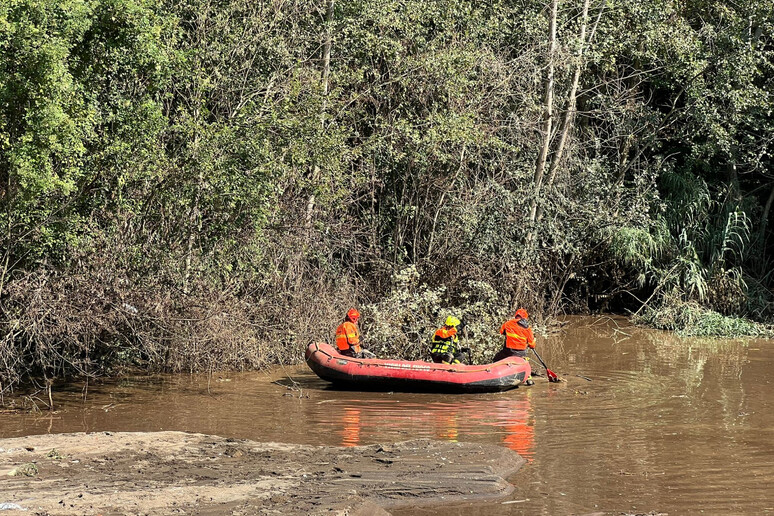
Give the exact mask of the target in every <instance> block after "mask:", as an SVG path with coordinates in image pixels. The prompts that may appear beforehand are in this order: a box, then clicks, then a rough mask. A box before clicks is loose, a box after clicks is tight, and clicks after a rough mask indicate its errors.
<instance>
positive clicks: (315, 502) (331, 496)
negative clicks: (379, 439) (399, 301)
mask: <svg viewBox="0 0 774 516" xmlns="http://www.w3.org/2000/svg"><path fill="white" fill-rule="evenodd" d="M523 464H524V459H522V458H521V457H519V456H518V455H517V454H516V453H514V452H512V451H510V450H508V449H505V448H501V447H497V446H492V445H486V444H464V443H450V442H439V441H431V440H413V441H406V442H400V443H393V444H384V445H371V446H359V447H352V448H346V449H344V448H340V447H331V446H308V445H298V444H295V445H294V444H280V443H258V442H255V441H249V440H246V439H229V438H222V437H216V436H209V435H202V434H186V433H181V432H158V433H128V432H121V433H111V432H101V433H93V434H62V435H45V436H30V437H22V438H15V439H0V469H2V470H3V471H1V472H0V473H2V475H3V477H2V478H3V480H0V504H5V507H6V508H13V507H16V508H17V510H8V511H3V512H4V514H30V513H33V514H50V515H72V514H103V515H107V514H181V513H183V514H237V515H238V514H360V515H367V514H368V515H380V514H389V512H388V510H389V509H390V508H394V507H400V506H405V505H408V504H411V505H414V506H421V505H426V504H433V503H449V502H454V501H459V500H462V499H465V500H471V499H484V498H489V499H492V498H498V497H502V496H505V495H508V494H509V493H510V492H511V491H512V490H513V486H512V485H511V484H510V483H508V482H507V481H506V480H505V479H504V477H507V476H509V475H511V474H513V473H514V472H516V471H517V470H518V469H519V468H520V467H521V466H522V465H523ZM30 465H34V468H31V467H30ZM25 467H26V469H25Z"/></svg>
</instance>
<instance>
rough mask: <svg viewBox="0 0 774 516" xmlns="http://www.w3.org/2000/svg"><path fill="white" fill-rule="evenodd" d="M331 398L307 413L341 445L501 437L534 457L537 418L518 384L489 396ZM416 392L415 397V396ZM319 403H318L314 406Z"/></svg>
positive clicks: (490, 440) (528, 397)
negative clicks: (423, 399)
mask: <svg viewBox="0 0 774 516" xmlns="http://www.w3.org/2000/svg"><path fill="white" fill-rule="evenodd" d="M387 397H388V399H373V398H358V397H355V398H352V399H341V400H329V401H326V402H325V403H324V407H325V408H324V410H315V411H310V413H309V418H310V419H313V420H316V422H317V423H318V424H319V425H321V426H323V427H325V428H328V429H329V432H326V433H333V434H335V435H339V436H340V437H341V439H340V442H339V443H337V444H340V445H342V446H356V445H358V444H368V443H374V442H384V441H390V440H405V439H414V438H429V439H440V440H444V441H452V442H457V441H458V440H460V438H461V437H464V439H465V440H468V441H470V440H475V441H486V442H492V441H495V442H499V443H501V444H502V445H504V446H506V447H508V448H510V449H512V450H514V451H516V452H518V453H519V454H520V455H522V456H523V457H525V458H526V459H527V460H532V456H533V455H534V445H535V418H534V415H533V411H532V405H531V401H530V392H529V390H527V389H520V390H516V391H512V392H510V393H505V394H500V395H492V396H491V397H490V398H488V399H487V398H476V397H459V396H457V397H455V396H443V397H442V400H436V399H435V398H436V397H434V396H433V395H426V402H424V403H422V402H419V403H418V402H417V401H412V402H405V401H403V400H401V399H389V396H387ZM418 397H419V396H415V397H414V398H415V400H416V398H418ZM318 407H319V406H318Z"/></svg>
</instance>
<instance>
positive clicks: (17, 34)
mask: <svg viewBox="0 0 774 516" xmlns="http://www.w3.org/2000/svg"><path fill="white" fill-rule="evenodd" d="M772 9H773V7H772V5H771V3H770V2H757V1H754V0H743V1H741V2H737V3H735V4H733V5H731V4H728V3H727V2H721V1H715V0H698V1H694V2H690V3H688V4H685V3H679V2H672V1H667V2H663V1H656V0H645V1H641V0H607V1H605V2H600V1H592V0H588V1H582V0H573V1H571V2H568V1H564V2H561V3H559V2H558V0H548V1H547V0H524V1H522V2H519V3H516V4H514V3H513V2H503V1H494V2H487V3H485V4H481V3H479V2H459V1H451V0H421V1H420V0H389V1H374V0H357V1H344V0H320V1H317V2H308V1H304V2H302V1H300V0H288V1H286V2H269V1H261V0H259V1H247V0H224V1H221V2H212V1H211V0H186V1H179V0H162V1H159V2H151V1H149V0H59V1H54V0H14V1H12V2H6V3H4V4H3V5H2V6H0V393H2V392H5V391H6V390H7V389H9V388H12V387H13V386H14V385H17V384H18V383H19V382H21V381H23V380H26V379H30V378H42V381H43V382H50V380H51V379H52V378H54V377H57V376H61V375H63V374H82V375H87V376H88V375H100V374H110V373H113V372H115V371H117V370H118V368H120V367H125V366H134V367H137V366H139V367H143V368H147V369H163V370H168V371H188V370H214V369H220V368H243V367H260V366H261V365H262V364H265V363H270V362H285V361H292V360H297V359H298V358H299V357H300V356H301V355H300V353H301V349H302V348H303V346H304V345H305V344H306V343H307V342H308V341H309V340H311V339H330V337H331V334H332V331H333V328H334V327H335V325H336V323H337V321H338V319H339V318H340V317H341V316H342V314H343V313H344V311H345V310H346V308H348V307H349V306H352V305H357V306H364V307H366V310H365V314H366V317H364V320H363V330H364V333H366V334H367V333H368V332H369V331H371V332H372V337H373V339H374V343H375V344H376V346H382V349H383V350H384V351H385V352H387V351H389V352H391V353H396V354H400V355H402V356H407V357H413V356H417V355H419V354H421V353H422V352H424V350H425V343H424V341H423V338H424V336H427V335H429V333H428V332H430V331H431V330H432V327H433V326H434V325H435V324H437V323H438V321H440V318H441V317H442V316H443V315H444V314H445V313H447V312H452V311H453V312H454V313H458V314H461V315H463V316H465V317H466V318H467V319H468V320H469V321H470V329H471V331H473V332H474V333H475V334H476V335H481V336H483V335H491V334H493V332H495V330H496V327H497V325H498V323H499V322H501V320H502V318H503V317H505V316H507V315H508V313H509V312H510V311H511V310H512V309H513V307H514V306H516V305H524V306H527V307H528V308H529V309H530V310H531V312H532V313H533V314H535V315H536V316H537V317H536V318H537V319H538V320H539V319H541V318H543V317H550V316H551V315H553V314H556V313H560V312H585V311H589V310H621V311H622V310H631V311H632V312H634V311H637V310H640V309H641V308H642V310H641V311H640V313H642V314H644V315H643V320H644V321H646V322H648V323H649V324H654V325H656V326H659V327H669V328H673V329H680V328H681V327H682V326H681V325H685V327H686V328H688V327H696V328H699V327H700V328H710V329H711V328H720V327H724V328H727V330H724V331H728V332H731V333H734V334H750V333H751V334H753V335H759V334H760V333H759V331H758V329H757V328H759V326H756V325H755V324H754V323H753V322H750V323H749V324H748V323H746V322H745V323H739V322H737V323H734V324H728V323H727V322H725V321H731V320H736V321H741V320H745V321H746V320H748V319H749V320H750V321H754V322H763V323H770V322H771V321H772V317H773V314H774V312H773V308H774V304H773V303H772V301H773V300H774V299H773V296H772V289H773V288H774V278H772V275H771V270H773V268H772V267H771V258H770V256H771V251H772V243H771V240H770V237H771V234H772V229H771V227H770V226H769V224H768V219H769V216H770V211H771V206H772V203H773V201H774V179H772V175H771V171H772V151H773V150H774V148H773V147H774V142H773V141H772V140H771V136H770V135H771V134H774V117H772V116H771V113H772V107H774V100H773V99H774V97H772V95H773V94H774V38H773V37H772V34H774V21H773V20H774V16H772ZM407 275H408V276H410V277H411V280H410V281H407V280H405V277H407ZM401 278H404V279H401ZM396 285H397V286H396ZM400 285H402V287H401V286H400ZM675 303H677V304H675ZM643 305H645V307H644V308H643ZM678 307H691V308H690V309H689V310H687V311H686V310H684V309H683V308H679V309H680V310H682V312H681V313H682V314H683V315H680V316H677V315H672V314H671V311H674V310H678ZM714 313H717V314H720V315H719V316H722V317H730V318H732V319H723V322H722V323H721V322H717V323H714V322H713V323H709V324H705V322H704V321H706V320H707V318H708V317H709V318H710V319H712V317H715V316H714V315H712V314H714ZM686 314H692V315H686ZM713 320H714V319H713ZM664 321H667V322H664ZM697 321H699V322H697ZM476 325H477V327H476ZM688 331H689V332H695V331H700V332H704V331H705V330H688ZM702 334H703V333H702ZM482 339H484V337H482Z"/></svg>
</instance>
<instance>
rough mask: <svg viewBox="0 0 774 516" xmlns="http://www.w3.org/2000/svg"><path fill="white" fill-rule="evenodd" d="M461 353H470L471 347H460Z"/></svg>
mask: <svg viewBox="0 0 774 516" xmlns="http://www.w3.org/2000/svg"><path fill="white" fill-rule="evenodd" d="M460 353H470V348H460Z"/></svg>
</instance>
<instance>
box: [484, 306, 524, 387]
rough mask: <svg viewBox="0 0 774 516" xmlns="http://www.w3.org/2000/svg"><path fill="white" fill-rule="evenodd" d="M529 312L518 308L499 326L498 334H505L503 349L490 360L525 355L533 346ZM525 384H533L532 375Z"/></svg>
mask: <svg viewBox="0 0 774 516" xmlns="http://www.w3.org/2000/svg"><path fill="white" fill-rule="evenodd" d="M528 319H529V314H528V313H527V311H526V310H525V309H524V308H519V309H518V310H516V313H515V314H514V315H513V319H509V320H507V321H505V323H503V325H502V326H501V327H500V334H501V335H504V336H505V341H504V343H503V349H501V350H500V351H499V352H498V353H497V354H496V355H495V357H494V359H493V360H492V362H497V361H498V360H502V359H504V358H507V357H512V356H516V357H522V358H526V357H527V348H528V347H530V348H532V349H534V348H535V335H534V334H533V333H532V328H530V327H529V321H528ZM524 383H526V384H527V385H533V384H534V382H533V381H532V377H530V378H527V380H526V381H525V382H524Z"/></svg>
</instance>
